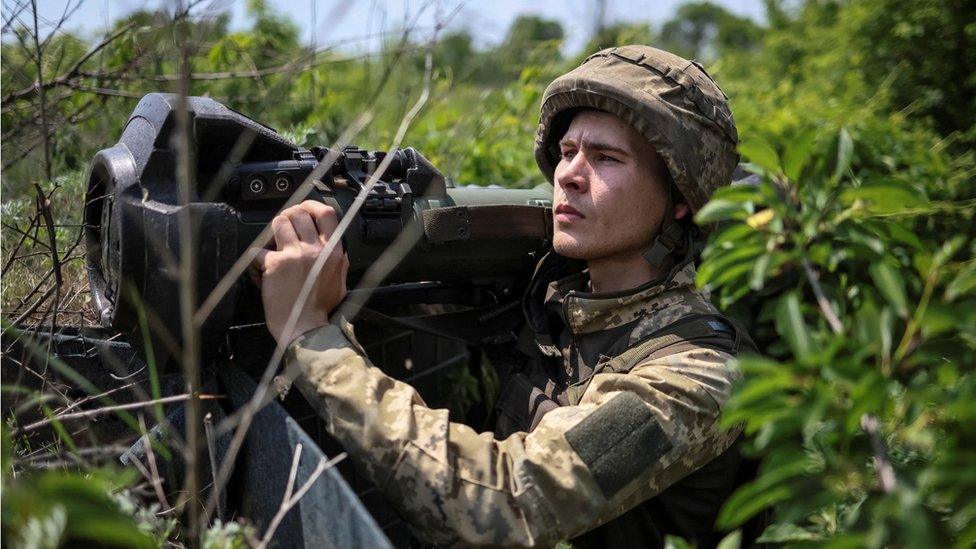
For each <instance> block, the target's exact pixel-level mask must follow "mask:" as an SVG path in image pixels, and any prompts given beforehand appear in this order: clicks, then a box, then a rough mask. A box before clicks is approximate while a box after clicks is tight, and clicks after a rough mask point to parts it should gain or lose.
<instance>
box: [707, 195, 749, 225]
mask: <svg viewBox="0 0 976 549" xmlns="http://www.w3.org/2000/svg"><path fill="white" fill-rule="evenodd" d="M751 213H752V207H751V206H749V205H748V204H744V203H742V202H732V201H730V200H721V199H719V200H710V201H708V203H707V204H705V205H704V206H703V207H702V209H700V210H698V213H697V214H695V223H698V224H699V225H704V224H707V223H714V222H716V221H728V220H732V219H738V220H742V219H745V218H747V217H749V215H750V214H751Z"/></svg>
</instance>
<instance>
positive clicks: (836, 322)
mask: <svg viewBox="0 0 976 549" xmlns="http://www.w3.org/2000/svg"><path fill="white" fill-rule="evenodd" d="M803 270H804V271H805V272H806V275H807V280H808V281H810V287H811V288H813V294H814V295H815V296H816V298H817V305H819V306H820V312H822V313H823V315H824V318H826V319H827V324H830V329H831V330H833V332H834V334H837V335H840V334H841V333H843V332H844V325H843V324H842V323H841V321H840V318H838V317H837V313H835V312H834V308H833V307H831V305H830V301H828V300H827V296H826V295H824V291H823V288H822V287H821V286H820V280H818V279H817V273H816V271H814V270H813V266H812V265H810V261H809V260H808V259H807V258H805V257H804V258H803Z"/></svg>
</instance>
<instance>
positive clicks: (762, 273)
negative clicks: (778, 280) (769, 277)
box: [749, 253, 772, 290]
mask: <svg viewBox="0 0 976 549" xmlns="http://www.w3.org/2000/svg"><path fill="white" fill-rule="evenodd" d="M771 258H772V255H771V254H768V253H765V254H762V255H761V256H759V259H757V260H756V262H755V263H754V264H753V266H752V274H751V275H750V276H749V287H750V288H751V289H753V290H759V289H761V288H762V286H763V283H764V282H765V281H766V273H767V272H768V270H769V261H770V259H771Z"/></svg>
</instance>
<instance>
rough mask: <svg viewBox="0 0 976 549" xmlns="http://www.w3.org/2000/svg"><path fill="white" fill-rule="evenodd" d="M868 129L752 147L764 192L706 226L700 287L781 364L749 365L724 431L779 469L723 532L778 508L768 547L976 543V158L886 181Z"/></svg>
mask: <svg viewBox="0 0 976 549" xmlns="http://www.w3.org/2000/svg"><path fill="white" fill-rule="evenodd" d="M852 133H855V134H862V132H859V131H858V132H850V133H849V132H848V131H847V130H846V129H844V130H841V132H840V133H839V134H838V135H836V136H834V135H830V134H826V133H819V134H813V135H805V136H801V137H798V138H796V139H794V140H792V141H785V142H782V143H778V144H777V145H776V146H773V145H770V144H768V143H766V142H764V141H761V140H749V141H746V142H745V143H743V145H742V147H741V151H742V153H743V155H744V156H745V157H746V158H747V159H748V160H750V161H751V167H752V169H754V170H755V171H756V172H757V173H760V174H762V176H763V177H762V183H761V184H759V185H758V186H756V187H752V186H739V187H731V188H726V189H723V190H721V191H719V192H717V193H716V195H715V196H714V198H713V200H712V201H711V202H710V203H709V204H708V205H707V206H706V207H705V208H704V209H702V211H700V212H699V214H698V217H697V219H698V220H699V221H700V222H702V223H716V222H720V223H722V225H721V228H720V229H719V230H718V231H716V233H715V234H714V235H713V237H712V238H711V239H710V243H709V247H708V248H707V250H706V251H705V261H704V263H703V265H702V267H701V270H700V272H699V283H700V284H702V285H705V286H708V287H711V288H713V289H715V290H716V291H717V292H718V295H719V296H720V300H721V302H722V304H723V305H725V306H727V307H732V308H735V306H737V305H738V306H739V309H738V315H739V316H740V318H745V319H748V320H750V321H751V322H752V326H751V331H752V333H753V334H754V335H755V336H756V337H757V338H758V339H759V341H760V348H761V349H763V350H764V352H765V356H763V357H744V358H742V359H741V360H740V361H739V362H738V367H739V368H740V369H741V370H742V372H743V374H744V378H745V381H744V383H743V384H742V386H741V387H739V388H738V390H737V391H736V393H735V394H734V396H733V397H732V399H731V401H730V403H729V406H728V408H727V412H726V415H725V417H724V422H725V424H726V425H733V424H737V423H742V424H743V425H744V426H745V430H746V433H747V434H748V435H749V437H750V446H751V449H752V451H754V452H756V453H758V454H759V455H762V456H764V458H765V461H764V466H763V468H762V473H761V475H760V476H759V478H758V479H757V480H756V481H755V482H754V483H752V484H750V485H747V486H745V487H743V488H742V489H740V490H739V491H738V492H737V493H736V494H735V495H733V496H732V498H731V499H730V500H729V501H728V502H727V504H726V506H725V508H724V511H723V513H722V515H721V516H720V519H719V520H720V525H721V526H723V527H727V528H733V527H736V526H738V525H740V524H741V523H743V522H744V521H745V520H746V519H748V518H749V517H750V516H752V515H754V514H755V513H757V512H758V511H760V510H761V509H763V508H764V507H766V506H770V505H774V506H775V511H776V522H777V524H776V525H775V526H774V527H773V528H771V529H770V530H769V531H768V532H767V534H766V536H765V538H766V539H767V540H769V541H785V542H797V541H803V540H827V539H833V540H834V541H836V542H843V543H845V544H855V545H859V546H872V547H880V546H888V545H904V546H919V547H924V546H938V545H943V544H945V543H946V542H947V540H950V539H952V540H956V542H957V543H958V544H959V546H960V547H963V546H969V545H971V544H972V543H974V542H976V526H974V523H973V518H974V517H976V501H974V500H973V499H972V497H971V494H972V493H974V491H976V476H973V475H972V473H971V470H972V468H971V463H972V462H971V459H972V458H974V457H976V442H974V441H976V422H974V421H973V420H974V419H976V401H974V400H973V397H974V396H976V379H974V378H973V376H972V372H973V368H974V366H976V261H973V259H972V257H973V252H974V251H976V239H974V231H973V214H974V210H976V201H974V200H973V196H972V192H973V189H972V187H971V186H969V185H965V184H964V183H965V182H966V181H967V180H970V181H971V177H972V174H973V168H974V159H973V155H972V154H971V153H967V154H965V155H963V156H961V157H956V158H947V157H945V156H944V155H934V156H933V158H931V159H930V164H932V165H918V164H915V165H912V166H906V165H902V164H901V163H900V162H898V160H900V159H890V160H891V161H890V162H889V164H890V166H889V167H885V162H884V161H883V160H882V159H880V158H878V156H879V153H878V151H877V149H875V148H874V147H873V146H872V145H873V144H872V143H869V142H862V141H857V140H854V139H852V137H851V135H852ZM864 135H865V138H864V139H865V141H867V140H869V139H871V138H872V135H873V134H864ZM881 141H884V138H882V139H881ZM874 145H876V144H874ZM911 148H912V147H907V149H908V150H910V149H911ZM884 150H886V151H889V152H890V151H891V149H890V148H886V149H884ZM896 150H897V149H896ZM913 161H915V162H917V161H918V159H916V158H913ZM938 161H948V162H949V163H950V164H952V165H953V169H952V170H949V171H943V170H942V168H941V166H939V165H938ZM906 172H908V173H911V172H915V174H920V175H915V176H908V175H907V174H906ZM940 176H941V177H940ZM749 292H755V293H754V294H753V295H747V294H748V293H749Z"/></svg>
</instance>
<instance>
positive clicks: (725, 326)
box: [566, 314, 751, 406]
mask: <svg viewBox="0 0 976 549" xmlns="http://www.w3.org/2000/svg"><path fill="white" fill-rule="evenodd" d="M743 336H744V337H743ZM743 339H748V336H745V334H744V332H743V331H742V329H741V328H740V327H739V326H738V325H736V324H735V323H734V322H733V321H732V319H730V318H728V317H726V316H723V315H712V314H698V315H689V316H686V317H684V318H682V319H679V320H678V321H677V322H674V323H671V324H668V325H667V326H665V327H663V328H661V329H660V330H658V331H656V332H653V333H651V334H650V335H649V336H647V337H646V338H644V339H643V340H640V341H639V342H637V344H636V345H634V346H633V347H631V348H630V349H627V350H626V351H624V352H623V353H621V354H619V355H617V356H615V357H613V358H611V359H609V360H607V361H605V362H601V363H600V364H597V366H596V368H595V369H594V370H593V375H591V376H590V377H589V378H587V379H586V380H584V381H581V382H580V383H577V384H574V385H571V386H569V387H568V388H567V389H566V396H567V397H568V400H569V403H570V404H571V405H574V406H575V405H576V404H579V401H580V400H581V399H582V398H583V393H585V392H586V389H587V388H588V387H589V385H590V380H592V379H593V377H594V376H596V375H597V374H601V373H614V374H622V373H627V372H629V371H630V370H632V369H633V368H634V366H636V365H637V364H639V363H640V362H642V361H644V360H647V359H653V358H661V357H665V356H669V355H673V354H677V353H680V352H682V351H685V350H689V349H694V348H698V347H711V348H720V349H721V350H723V351H726V352H728V353H729V354H732V355H734V354H736V353H737V352H738V351H739V344H740V341H742V340H743ZM748 341H749V342H750V343H751V340H748Z"/></svg>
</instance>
